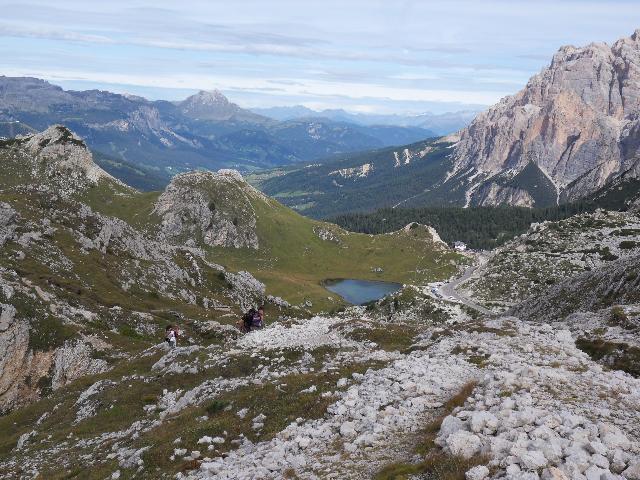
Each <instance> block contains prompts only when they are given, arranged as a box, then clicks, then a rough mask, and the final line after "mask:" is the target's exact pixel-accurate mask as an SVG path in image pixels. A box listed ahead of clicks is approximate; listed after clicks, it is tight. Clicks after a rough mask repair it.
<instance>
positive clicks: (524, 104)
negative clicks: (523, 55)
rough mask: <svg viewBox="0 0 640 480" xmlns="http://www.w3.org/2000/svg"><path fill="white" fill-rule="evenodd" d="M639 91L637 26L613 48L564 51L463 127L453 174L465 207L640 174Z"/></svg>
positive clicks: (578, 193)
mask: <svg viewBox="0 0 640 480" xmlns="http://www.w3.org/2000/svg"><path fill="white" fill-rule="evenodd" d="M639 85H640V30H638V31H636V32H635V33H634V34H633V35H631V36H630V37H628V38H622V39H620V40H618V41H617V42H615V43H614V44H613V45H607V44H605V43H593V44H590V45H588V46H586V47H582V48H576V47H573V46H566V47H562V48H561V49H560V50H559V51H558V52H557V53H556V54H555V55H554V57H553V60H552V61H551V64H550V65H549V67H547V68H545V69H544V70H543V71H542V72H540V73H539V74H537V75H535V76H534V77H532V78H531V79H530V80H529V82H528V83H527V86H526V87H525V88H524V89H522V90H521V91H520V92H518V93H517V94H515V95H513V96H509V97H505V98H503V99H502V100H501V101H500V102H499V103H498V104H497V105H495V106H493V107H492V108H490V109H489V110H487V111H486V112H483V113H481V114H479V115H478V116H477V117H476V119H475V120H474V121H473V122H472V123H471V124H470V125H469V126H468V127H467V128H465V129H463V130H462V131H461V133H460V137H459V142H458V143H457V144H456V146H455V149H454V153H453V161H454V165H453V168H452V170H451V171H450V173H449V178H458V176H463V177H464V178H465V179H466V181H465V183H466V184H467V185H466V194H467V204H478V205H496V204H501V203H508V204H512V205H523V206H533V205H538V206H540V205H544V204H545V203H546V204H548V203H549V202H550V201H551V202H552V203H557V202H562V201H568V200H575V199H577V198H580V197H582V196H585V195H587V194H589V193H590V192H594V191H596V190H598V189H599V188H601V187H602V186H604V185H605V184H606V183H608V182H611V181H612V180H613V179H615V178H616V177H618V176H620V175H621V174H623V173H625V172H627V171H637V169H638V146H639V145H640V143H639V142H640V140H639V138H640V137H639V136H638V133H639V131H640V124H639V123H638V114H639V111H640V87H639ZM532 179H533V181H532ZM543 183H544V185H543Z"/></svg>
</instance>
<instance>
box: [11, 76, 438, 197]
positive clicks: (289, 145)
mask: <svg viewBox="0 0 640 480" xmlns="http://www.w3.org/2000/svg"><path fill="white" fill-rule="evenodd" d="M52 124H64V125H66V126H68V127H69V128H70V129H71V130H72V131H74V132H75V133H77V134H79V135H80V136H82V137H83V138H85V139H86V142H87V144H88V145H89V147H90V148H91V149H92V150H93V151H94V152H96V153H97V154H98V155H97V156H96V159H97V160H98V161H99V162H101V163H100V164H101V166H102V167H103V168H105V169H107V170H108V171H110V172H111V173H114V174H118V171H117V170H114V165H119V167H118V168H120V170H119V172H120V173H122V172H123V171H125V170H126V171H127V172H129V176H125V178H123V180H125V181H127V182H128V183H131V184H133V185H135V186H138V187H139V188H145V187H147V186H150V185H155V184H156V183H157V181H156V180H157V179H159V180H160V182H161V183H162V182H164V183H166V182H167V181H168V179H169V178H170V177H171V176H172V175H174V174H175V173H178V172H181V171H185V170H190V169H194V168H204V169H211V170H216V169H218V168H221V167H234V168H238V169H240V170H243V171H250V170H254V169H262V168H268V167H273V166H279V165H288V164H292V163H296V162H300V161H305V162H306V161H315V160H318V159H320V158H324V157H328V156H332V155H335V154H340V153H345V152H353V151H360V150H368V149H371V148H379V147H383V146H387V145H399V144H403V143H408V142H413V141H416V140H420V139H424V138H427V137H433V136H435V135H436V134H435V133H434V132H433V131H431V130H429V129H426V128H423V127H418V126H394V125H378V126H371V125H364V124H360V123H349V122H347V121H342V120H332V119H328V118H309V119H292V120H286V121H278V120H274V119H272V118H268V117H266V116H263V115H259V114H257V113H254V112H251V111H249V110H246V109H243V108H241V107H239V106H238V105H236V104H234V103H232V102H230V101H229V100H228V99H227V98H226V97H225V96H224V95H223V94H222V93H220V92H219V91H215V90H214V91H200V92H198V93H196V94H195V95H192V96H190V97H189V98H187V99H185V100H183V101H180V102H169V101H163V100H159V101H150V100H147V99H145V98H142V97H138V96H134V95H120V94H115V93H111V92H107V91H100V90H88V91H66V90H63V89H62V88H60V87H58V86H55V85H52V84H50V83H48V82H46V81H44V80H40V79H37V78H28V77H4V76H2V77H0V136H5V137H10V136H13V135H15V134H24V133H29V132H33V131H37V130H43V129H45V128H47V127H48V126H49V125H52ZM123 166H125V168H124V170H123V168H122V167H123ZM134 172H137V173H135V174H134Z"/></svg>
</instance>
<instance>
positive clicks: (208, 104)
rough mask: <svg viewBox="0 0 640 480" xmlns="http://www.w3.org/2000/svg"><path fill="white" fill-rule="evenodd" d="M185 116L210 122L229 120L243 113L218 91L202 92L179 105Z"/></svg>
mask: <svg viewBox="0 0 640 480" xmlns="http://www.w3.org/2000/svg"><path fill="white" fill-rule="evenodd" d="M179 107H180V110H181V111H182V113H183V114H184V115H187V116H189V117H194V118H202V119H210V120H228V119H229V118H231V117H233V115H234V114H236V113H238V112H240V111H241V109H240V107H238V105H236V104H235V103H231V102H230V101H229V99H228V98H227V97H225V96H224V95H223V94H222V93H221V92H220V91H218V90H209V91H207V90H200V91H199V92H198V93H196V94H194V95H191V96H190V97H187V98H186V99H185V100H183V101H182V102H180V103H179Z"/></svg>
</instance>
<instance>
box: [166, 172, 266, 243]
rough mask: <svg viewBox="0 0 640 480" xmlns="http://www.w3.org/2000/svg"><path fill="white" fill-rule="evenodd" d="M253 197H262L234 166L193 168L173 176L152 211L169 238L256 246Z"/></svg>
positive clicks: (174, 240)
mask: <svg viewBox="0 0 640 480" xmlns="http://www.w3.org/2000/svg"><path fill="white" fill-rule="evenodd" d="M255 199H260V200H261V201H265V197H264V196H263V195H262V194H261V193H259V192H257V191H256V190H255V189H254V188H253V187H251V186H250V185H249V184H248V183H247V182H246V181H245V180H244V179H243V178H242V175H240V173H239V172H237V171H236V170H220V171H218V172H208V171H206V172H205V171H195V172H188V173H183V174H180V175H177V176H175V177H174V178H173V180H172V181H171V183H170V184H169V185H168V186H167V188H166V189H165V191H164V192H163V193H162V195H161V196H160V198H158V201H157V202H156V205H155V209H154V213H155V214H157V215H158V216H160V217H161V218H162V223H161V234H162V235H163V236H164V237H165V238H167V239H169V240H170V241H173V242H176V241H177V242H184V243H186V244H189V245H197V244H204V245H209V246H219V247H235V248H254V249H256V248H258V235H257V231H256V213H255V209H254V206H253V203H252V201H253V200H255Z"/></svg>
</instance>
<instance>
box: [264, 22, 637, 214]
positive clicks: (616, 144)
mask: <svg viewBox="0 0 640 480" xmlns="http://www.w3.org/2000/svg"><path fill="white" fill-rule="evenodd" d="M293 170H294V171H285V172H279V173H278V175H272V176H270V177H269V176H263V177H262V178H261V179H258V182H259V183H260V188H262V189H263V190H264V191H265V192H266V193H268V194H270V195H274V196H276V197H278V198H280V199H281V201H283V202H285V203H286V204H288V205H290V206H292V207H294V208H297V209H298V210H300V211H304V212H305V213H306V214H308V215H311V216H317V217H323V216H327V215H335V214H339V213H346V212H353V211H363V210H373V209H375V208H380V207H395V206H407V207H409V206H432V205H456V206H492V205H500V204H510V205H518V206H525V207H534V206H535V207H546V206H552V205H558V204H562V203H566V202H571V201H575V200H578V199H581V198H584V197H586V196H589V195H593V194H594V193H596V192H600V191H601V190H602V189H606V187H608V186H610V185H617V184H619V183H620V182H621V180H623V179H624V184H625V185H629V184H630V183H629V182H630V181H631V180H633V179H637V178H638V177H640V30H638V31H637V32H635V33H634V34H633V35H632V36H631V37H628V38H623V39H621V40H618V41H617V42H615V43H614V44H613V45H611V46H610V45H607V44H604V43H594V44H591V45H588V46H586V47H583V48H576V47H571V46H569V47H562V48H561V49H560V50H559V51H558V53H557V54H556V55H555V56H554V57H553V60H552V62H551V64H550V65H549V67H548V68H545V69H544V70H543V71H542V72H541V73H539V74H537V75H535V76H534V77H532V78H531V80H530V81H529V82H528V84H527V86H526V87H525V88H524V89H523V90H521V91H520V92H518V93H517V94H515V95H512V96H509V97H505V98H503V99H502V100H501V101H500V102H499V103H498V104H496V105H495V106H493V107H492V108H490V109H489V110H487V111H485V112H483V113H480V114H479V115H478V116H477V117H476V118H475V119H474V120H473V122H471V124H470V125H469V126H468V127H466V128H464V129H463V130H462V131H461V132H460V133H459V134H452V135H449V136H446V137H443V138H441V139H440V140H438V141H426V142H425V141H423V142H418V143H415V144H410V145H407V146H406V147H394V148H387V149H377V150H374V151H371V152H365V153H356V154H346V155H342V156H340V157H339V158H336V159H334V161H332V162H324V163H323V164H322V165H319V166H318V165H313V166H309V167H308V168H295V169H293Z"/></svg>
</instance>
